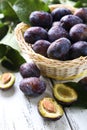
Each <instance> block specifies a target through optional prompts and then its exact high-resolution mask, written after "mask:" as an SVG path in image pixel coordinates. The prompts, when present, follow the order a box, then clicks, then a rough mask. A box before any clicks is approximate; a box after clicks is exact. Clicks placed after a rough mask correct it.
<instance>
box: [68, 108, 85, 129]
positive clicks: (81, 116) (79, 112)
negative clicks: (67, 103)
mask: <svg viewBox="0 0 87 130" xmlns="http://www.w3.org/2000/svg"><path fill="white" fill-rule="evenodd" d="M66 115H67V117H68V119H69V122H70V125H71V128H72V129H73V130H87V109H84V108H72V107H70V108H66Z"/></svg>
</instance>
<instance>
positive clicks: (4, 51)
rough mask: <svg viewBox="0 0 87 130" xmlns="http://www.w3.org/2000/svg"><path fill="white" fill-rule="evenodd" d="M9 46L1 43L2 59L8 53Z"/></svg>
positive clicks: (0, 54) (0, 53)
mask: <svg viewBox="0 0 87 130" xmlns="http://www.w3.org/2000/svg"><path fill="white" fill-rule="evenodd" d="M6 51H7V48H6V46H4V45H0V59H2V58H3V57H4V56H5V55H6Z"/></svg>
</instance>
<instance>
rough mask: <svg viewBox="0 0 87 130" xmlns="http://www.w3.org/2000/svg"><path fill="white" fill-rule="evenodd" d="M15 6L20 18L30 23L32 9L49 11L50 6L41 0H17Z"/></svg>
mask: <svg viewBox="0 0 87 130" xmlns="http://www.w3.org/2000/svg"><path fill="white" fill-rule="evenodd" d="M13 8H14V10H15V12H16V13H17V15H18V17H19V19H20V20H21V21H22V22H25V23H27V24H29V15H30V13H31V12H32V11H35V10H44V11H49V8H48V6H47V5H46V4H45V3H44V2H43V1H41V0H17V1H16V3H15V4H14V6H13Z"/></svg>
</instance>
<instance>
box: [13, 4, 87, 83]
mask: <svg viewBox="0 0 87 130" xmlns="http://www.w3.org/2000/svg"><path fill="white" fill-rule="evenodd" d="M56 7H66V8H67V6H66V5H65V6H61V5H52V6H50V9H51V10H53V9H54V8H56ZM68 8H69V9H72V12H74V11H75V8H73V7H72V8H71V7H70V6H68ZM27 28H29V25H27V24H25V23H19V24H18V25H17V26H16V28H15V35H16V39H17V41H18V44H19V46H20V48H21V50H22V52H24V53H26V54H27V55H28V56H29V58H30V59H32V60H33V62H34V63H35V64H36V65H37V66H38V67H39V69H40V71H41V74H42V75H43V76H46V77H49V78H52V79H56V80H58V81H59V82H60V83H64V82H78V81H79V80H81V79H82V78H84V77H86V76H87V56H86V57H82V56H81V57H79V58H77V59H74V60H68V61H60V60H54V59H49V58H46V57H44V56H42V55H40V54H37V53H35V52H34V51H33V50H32V48H31V44H29V43H26V42H25V40H24V37H23V34H24V32H25V30H26V29H27Z"/></svg>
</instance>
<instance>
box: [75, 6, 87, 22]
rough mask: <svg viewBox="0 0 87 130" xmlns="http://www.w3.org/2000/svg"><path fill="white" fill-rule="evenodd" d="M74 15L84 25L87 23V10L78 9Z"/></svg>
mask: <svg viewBox="0 0 87 130" xmlns="http://www.w3.org/2000/svg"><path fill="white" fill-rule="evenodd" d="M74 15H76V16H78V17H80V18H81V19H82V20H83V21H84V23H86V22H87V8H79V9H77V10H76V11H75V13H74Z"/></svg>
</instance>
